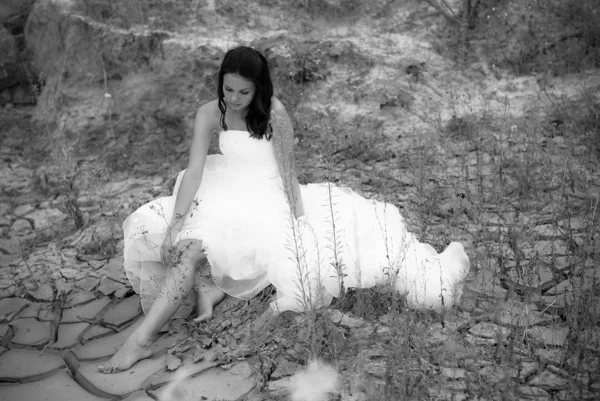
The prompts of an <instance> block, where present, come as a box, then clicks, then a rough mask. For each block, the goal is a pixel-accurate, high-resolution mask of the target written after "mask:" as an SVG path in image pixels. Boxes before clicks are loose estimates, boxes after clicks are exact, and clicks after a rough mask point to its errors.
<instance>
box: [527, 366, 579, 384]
mask: <svg viewBox="0 0 600 401" xmlns="http://www.w3.org/2000/svg"><path fill="white" fill-rule="evenodd" d="M568 383H569V381H568V380H567V379H565V378H563V377H560V376H558V375H556V374H554V373H552V372H549V371H547V370H544V371H543V372H541V373H540V374H538V375H536V376H535V377H534V378H533V379H531V380H530V381H529V383H527V384H529V385H530V386H535V387H543V388H547V389H557V388H560V387H563V386H565V385H567V384H568Z"/></svg>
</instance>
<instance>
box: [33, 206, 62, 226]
mask: <svg viewBox="0 0 600 401" xmlns="http://www.w3.org/2000/svg"><path fill="white" fill-rule="evenodd" d="M25 217H27V218H28V219H30V220H33V227H34V229H35V230H43V229H45V228H51V227H52V226H54V225H56V224H57V223H60V222H62V221H64V220H65V219H66V218H67V215H66V214H64V213H63V212H61V211H60V210H58V209H38V210H35V211H34V212H32V213H29V214H27V215H26V216H25Z"/></svg>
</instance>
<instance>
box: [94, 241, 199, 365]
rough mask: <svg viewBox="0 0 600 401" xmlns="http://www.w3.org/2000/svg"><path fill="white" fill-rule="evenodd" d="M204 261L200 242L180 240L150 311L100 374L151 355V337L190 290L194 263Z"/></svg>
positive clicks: (193, 274) (194, 270) (171, 314)
mask: <svg viewBox="0 0 600 401" xmlns="http://www.w3.org/2000/svg"><path fill="white" fill-rule="evenodd" d="M204 258H206V256H205V254H204V252H202V241H200V240H184V241H181V242H179V243H178V244H177V248H176V250H175V252H174V256H173V257H172V261H171V265H170V266H169V267H168V270H167V273H166V275H165V281H164V283H163V285H162V287H161V289H160V291H159V293H158V296H157V297H156V300H155V301H154V303H153V304H152V307H151V308H150V310H149V311H148V313H147V315H146V317H145V318H144V320H143V321H142V323H141V324H140V325H139V326H138V328H137V329H136V330H135V331H134V332H133V333H132V334H131V336H130V337H129V338H128V339H127V340H126V341H125V344H123V346H122V347H121V349H119V350H118V351H117V353H116V354H115V355H113V357H112V358H111V359H110V360H109V361H108V362H107V363H106V364H105V365H104V366H99V369H100V371H101V372H103V373H115V372H120V371H123V370H126V369H129V368H130V367H131V366H132V365H133V364H134V363H136V362H137V361H139V360H140V359H144V358H148V357H150V356H151V355H152V351H150V345H151V344H152V341H153V340H154V336H155V335H156V334H157V333H158V331H159V330H160V329H161V327H163V325H164V324H165V323H166V322H167V321H168V320H169V318H170V317H171V316H173V314H174V313H175V312H176V311H177V309H178V308H179V306H180V305H181V303H182V301H183V300H184V299H185V297H186V296H187V294H188V293H189V291H190V290H191V289H192V286H193V285H194V278H195V275H196V263H198V262H200V261H201V260H203V259H204Z"/></svg>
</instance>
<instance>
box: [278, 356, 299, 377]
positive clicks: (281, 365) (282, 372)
mask: <svg viewBox="0 0 600 401" xmlns="http://www.w3.org/2000/svg"><path fill="white" fill-rule="evenodd" d="M276 363H277V367H276V368H275V371H274V372H273V373H272V374H271V380H279V379H281V378H284V377H289V376H292V375H293V374H295V373H296V372H298V371H300V370H301V369H302V367H301V366H300V365H298V364H297V363H295V362H290V361H288V360H287V359H285V358H279V359H278V360H277V362H276Z"/></svg>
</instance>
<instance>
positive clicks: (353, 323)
mask: <svg viewBox="0 0 600 401" xmlns="http://www.w3.org/2000/svg"><path fill="white" fill-rule="evenodd" d="M365 324H366V323H365V321H364V320H362V319H357V318H354V317H351V316H348V315H346V314H345V315H343V316H342V319H341V320H340V325H342V326H345V327H349V328H358V327H363V326H364V325H365Z"/></svg>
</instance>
